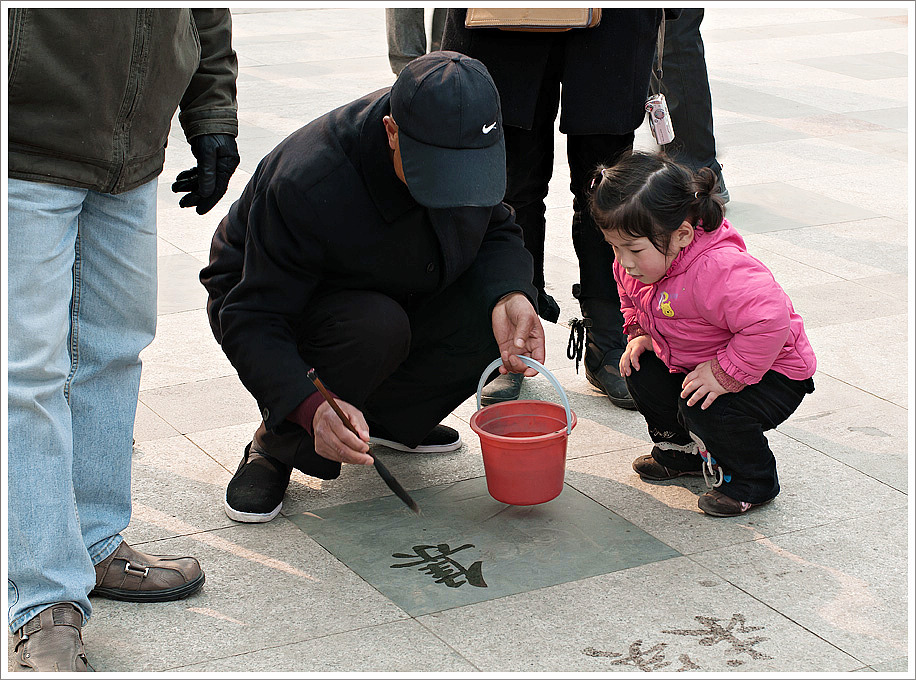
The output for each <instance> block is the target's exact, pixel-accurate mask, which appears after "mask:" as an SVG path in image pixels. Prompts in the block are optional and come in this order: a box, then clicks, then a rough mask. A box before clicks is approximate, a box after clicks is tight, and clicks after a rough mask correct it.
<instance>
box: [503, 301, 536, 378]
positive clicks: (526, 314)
mask: <svg viewBox="0 0 916 680" xmlns="http://www.w3.org/2000/svg"><path fill="white" fill-rule="evenodd" d="M491 320H492V322H493V337H494V338H496V344H498V345H499V356H500V357H501V358H502V360H503V365H502V366H500V367H499V372H500V373H509V372H510V371H511V372H512V373H524V374H525V375H527V376H533V375H537V371H536V370H534V369H533V368H529V367H528V366H527V365H526V364H524V363H522V361H521V359H519V358H517V355H519V354H524V355H525V356H528V357H531V358H532V359H534V360H535V361H538V362H540V363H542V364H543V363H544V357H545V351H546V350H545V348H544V328H543V326H541V319H540V318H539V317H538V313H537V311H536V310H535V309H534V306H533V305H532V304H531V302H530V301H529V300H528V298H527V297H525V295H524V294H522V293H510V294H509V295H507V296H505V297H504V298H503V299H501V300H500V301H499V302H497V303H496V306H495V307H494V308H493V314H492V315H491Z"/></svg>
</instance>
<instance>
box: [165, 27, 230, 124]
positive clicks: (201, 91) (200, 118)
mask: <svg viewBox="0 0 916 680" xmlns="http://www.w3.org/2000/svg"><path fill="white" fill-rule="evenodd" d="M191 14H192V15H193V17H194V24H195V25H196V27H197V34H198V36H199V37H200V64H199V65H198V67H197V71H196V72H195V73H194V76H193V77H192V78H191V82H190V83H189V84H188V87H187V89H186V90H185V93H184V96H183V97H182V98H181V113H180V114H179V122H180V123H181V127H182V129H184V133H185V136H186V137H187V138H188V139H191V137H194V136H196V135H201V134H214V133H222V134H229V135H233V136H238V131H239V125H238V118H237V111H238V103H237V102H236V84H235V82H236V78H237V77H238V72H239V63H238V57H237V56H236V54H235V51H234V50H233V49H232V17H231V16H230V14H229V10H228V9H192V10H191Z"/></svg>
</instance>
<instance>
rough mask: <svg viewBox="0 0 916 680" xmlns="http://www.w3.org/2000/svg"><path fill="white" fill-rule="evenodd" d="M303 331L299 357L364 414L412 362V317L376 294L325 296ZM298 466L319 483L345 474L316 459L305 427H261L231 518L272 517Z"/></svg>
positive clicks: (229, 495)
mask: <svg viewBox="0 0 916 680" xmlns="http://www.w3.org/2000/svg"><path fill="white" fill-rule="evenodd" d="M300 327H301V328H303V329H307V333H304V334H303V335H302V337H301V338H300V342H299V353H300V355H302V356H303V357H304V358H305V359H306V360H307V361H308V363H309V364H311V365H312V366H314V367H315V370H316V373H317V374H318V376H319V377H320V378H321V381H322V382H323V383H324V384H325V385H326V386H327V388H328V389H329V390H331V391H332V392H333V393H334V394H336V395H337V396H338V397H340V398H341V399H343V400H344V401H347V402H350V403H351V404H353V405H355V406H357V407H358V408H362V407H363V406H364V403H365V401H366V399H367V397H368V396H369V394H371V393H372V392H373V391H374V390H375V389H376V388H377V387H378V386H379V385H380V384H381V383H382V382H383V381H384V380H385V379H387V378H388V376H390V375H391V374H392V373H393V372H394V371H395V370H396V369H397V367H398V366H399V365H400V364H401V362H402V361H404V359H406V357H407V354H408V351H409V348H410V341H411V337H410V322H409V320H408V318H407V314H406V312H405V311H404V309H403V308H402V307H401V306H400V305H399V304H398V303H397V302H396V301H394V300H393V299H391V298H389V297H387V296H385V295H382V294H380V293H375V292H369V291H336V292H329V293H326V294H323V295H319V296H317V297H316V298H315V299H314V301H313V303H312V304H310V305H309V309H308V312H307V313H306V315H305V316H304V317H303V318H302V319H301V322H300ZM293 468H296V469H299V470H301V471H302V472H304V473H305V474H307V475H312V476H314V477H319V478H321V479H335V478H336V477H338V476H339V475H340V463H339V462H337V461H333V460H329V459H327V458H324V457H322V456H319V455H318V454H317V453H315V443H314V440H313V439H312V437H311V435H309V434H308V432H307V431H306V430H304V429H303V428H302V427H300V426H299V425H297V424H295V423H292V422H284V423H282V424H281V425H280V426H279V427H277V428H276V429H274V430H268V429H267V428H266V427H265V426H264V424H263V423H262V424H261V426H260V427H259V428H258V429H257V431H256V432H255V434H254V437H253V439H252V442H251V444H250V445H249V446H248V447H247V448H246V449H245V454H244V456H243V458H242V462H241V464H240V465H239V469H238V470H237V471H236V473H235V476H234V477H233V478H232V480H231V481H230V482H229V485H228V486H227V489H226V501H225V510H226V514H227V515H229V517H231V518H232V519H235V520H237V521H240V522H266V521H269V520H271V519H273V518H274V517H275V516H276V515H277V513H278V512H279V511H280V508H281V506H282V499H283V494H284V492H285V491H286V487H287V485H288V484H289V476H290V472H291V471H292V469H293Z"/></svg>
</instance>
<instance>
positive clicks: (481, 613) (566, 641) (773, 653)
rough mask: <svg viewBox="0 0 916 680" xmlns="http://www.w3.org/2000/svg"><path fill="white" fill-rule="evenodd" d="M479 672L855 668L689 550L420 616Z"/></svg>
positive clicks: (842, 655) (855, 664)
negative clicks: (687, 553) (689, 554)
mask: <svg viewBox="0 0 916 680" xmlns="http://www.w3.org/2000/svg"><path fill="white" fill-rule="evenodd" d="M419 621H420V623H422V624H423V625H424V626H425V627H427V628H429V629H430V630H431V631H433V632H434V633H435V634H436V635H437V636H438V637H440V638H442V639H443V640H445V641H446V642H447V643H448V644H449V645H450V646H451V647H452V648H454V649H455V650H457V651H458V652H459V653H460V654H462V655H463V656H464V657H465V658H467V659H468V660H469V661H471V662H472V663H473V664H474V665H475V666H476V667H477V668H479V669H480V670H481V671H485V672H493V673H505V672H509V671H513V672H518V671H522V672H553V673H558V672H563V673H570V672H585V671H588V672H592V673H607V672H609V671H634V670H638V671H664V672H669V673H670V672H677V671H684V670H688V671H702V672H726V671H735V670H741V671H747V672H765V671H769V670H776V669H783V668H792V669H793V670H794V671H795V672H804V671H815V670H830V671H834V672H843V671H846V670H852V669H855V668H859V667H861V665H862V663H861V662H860V661H858V660H857V659H855V658H853V657H852V656H850V655H848V654H846V653H844V652H843V651H841V650H839V649H837V648H836V647H834V646H833V645H830V644H829V643H826V642H824V641H823V640H821V639H820V638H818V637H817V636H816V635H813V634H811V633H810V632H808V631H806V630H805V629H804V628H803V627H802V626H799V625H797V624H795V623H793V622H792V621H791V620H789V619H787V618H785V617H783V616H782V615H781V614H779V613H777V612H775V611H773V610H772V609H770V608H769V607H767V606H765V605H763V604H761V603H760V602H759V601H757V600H756V599H754V598H753V597H750V596H749V595H747V594H746V593H744V592H742V591H741V590H740V589H739V588H736V587H734V586H732V585H730V584H729V583H728V582H727V581H725V580H723V579H722V578H720V577H718V576H716V575H714V574H713V573H712V572H711V571H710V570H708V569H707V568H706V567H704V566H703V565H700V564H697V563H696V562H695V561H694V560H691V559H688V558H686V557H685V558H678V559H674V560H666V561H664V562H656V563H654V564H648V565H644V566H641V567H635V568H633V569H627V570H624V571H618V572H614V573H612V574H606V575H603V576H596V577H594V578H591V579H586V580H583V581H576V582H573V583H566V584H562V585H558V586H554V587H552V588H545V589H543V590H538V591H535V592H531V593H524V594H521V595H513V596H511V597H506V598H502V599H499V600H493V601H490V602H483V603H480V604H476V605H471V606H467V607H462V608H460V609H451V610H448V611H445V612H438V613H435V614H429V615H427V616H423V617H420V619H419Z"/></svg>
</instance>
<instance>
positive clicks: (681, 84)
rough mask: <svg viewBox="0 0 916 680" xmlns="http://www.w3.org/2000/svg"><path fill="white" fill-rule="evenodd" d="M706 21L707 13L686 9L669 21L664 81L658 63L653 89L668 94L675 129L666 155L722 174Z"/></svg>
mask: <svg viewBox="0 0 916 680" xmlns="http://www.w3.org/2000/svg"><path fill="white" fill-rule="evenodd" d="M702 22H703V10H702V9H698V8H690V7H687V8H684V9H682V10H681V15H680V16H679V17H678V18H677V19H675V20H673V21H666V22H665V47H664V51H663V52H662V79H661V81H659V80H658V71H657V68H658V64H657V63H656V64H655V67H654V68H653V69H652V77H651V80H650V85H649V86H650V87H651V89H652V92H655V93H659V92H661V93H662V94H664V95H665V100H666V101H667V103H668V112H669V114H670V115H671V125H672V126H673V127H674V141H672V142H671V143H670V144H666V145H665V152H666V153H668V155H670V156H672V157H673V158H674V159H676V160H677V161H678V162H680V163H683V164H684V165H686V166H688V167H689V168H691V169H692V170H698V169H700V168H702V167H707V168H711V169H712V171H713V172H715V173H716V175H721V174H722V167H721V166H720V165H719V162H718V161H717V160H716V139H715V137H714V135H713V123H712V97H711V95H710V93H709V76H708V74H707V72H706V53H705V50H704V48H703V38H702V37H701V36H700V24H701V23H702Z"/></svg>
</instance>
